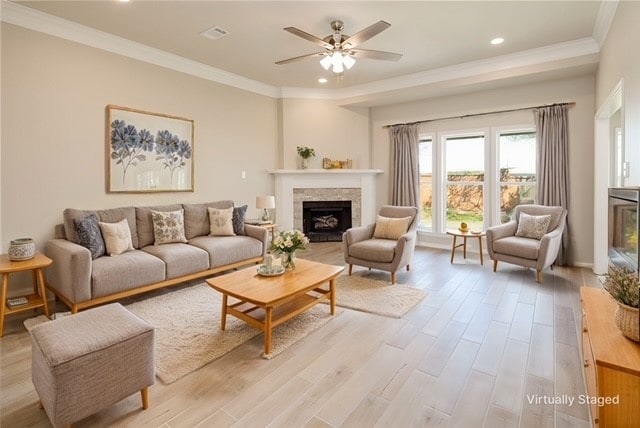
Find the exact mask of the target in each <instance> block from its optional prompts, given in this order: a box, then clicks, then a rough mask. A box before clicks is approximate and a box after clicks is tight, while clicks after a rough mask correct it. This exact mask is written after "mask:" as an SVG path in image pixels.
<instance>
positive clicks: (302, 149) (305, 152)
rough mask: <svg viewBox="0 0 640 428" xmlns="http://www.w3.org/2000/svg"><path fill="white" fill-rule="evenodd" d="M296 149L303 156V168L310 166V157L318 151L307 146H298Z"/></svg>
mask: <svg viewBox="0 0 640 428" xmlns="http://www.w3.org/2000/svg"><path fill="white" fill-rule="evenodd" d="M296 150H297V151H298V155H299V156H300V157H301V158H302V169H307V168H309V158H312V157H314V156H315V155H316V151H315V150H313V149H312V148H311V147H307V146H298V147H297V148H296Z"/></svg>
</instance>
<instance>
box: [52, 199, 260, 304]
mask: <svg viewBox="0 0 640 428" xmlns="http://www.w3.org/2000/svg"><path fill="white" fill-rule="evenodd" d="M209 207H211V208H218V209H225V208H229V207H233V201H218V202H211V203H206V204H174V205H163V206H156V207H124V208H114V209H107V210H97V211H89V210H76V209H67V210H65V211H64V224H62V225H58V226H56V232H55V238H54V239H51V240H49V241H47V242H46V244H45V249H44V252H45V254H46V255H47V256H48V257H50V258H51V259H53V264H52V265H51V266H50V267H49V268H47V269H46V270H45V274H46V283H47V288H48V289H49V290H50V291H52V292H53V293H54V294H55V295H56V296H57V297H58V298H60V299H61V300H62V301H63V302H64V303H65V304H67V305H68V306H69V307H70V308H71V310H72V312H74V313H75V312H77V311H78V310H81V309H84V308H88V307H91V306H95V305H99V304H102V303H106V302H111V301H115V300H119V299H123V298H125V297H129V296H132V295H135V294H139V293H144V292H147V291H151V290H155V289H158V288H162V287H167V286H170V285H174V284H178V283H181V282H185V281H190V280H193V279H198V278H204V277H207V276H211V275H213V274H215V273H218V272H221V271H225V270H229V269H233V268H236V267H240V266H243V265H248V264H252V263H260V262H262V260H263V258H264V256H265V254H266V251H267V243H268V232H267V230H266V229H265V228H262V227H258V226H252V225H244V233H245V234H244V235H241V234H239V235H234V236H209V230H210V229H209V228H210V224H209V215H208V208H209ZM180 209H183V210H184V231H185V237H186V239H187V242H186V243H169V244H162V245H154V228H153V222H152V218H151V212H152V210H154V211H165V212H166V211H176V210H180ZM91 214H95V215H97V217H98V219H99V221H101V222H105V223H116V222H118V221H121V220H122V219H127V223H128V225H129V229H130V232H131V240H132V244H133V247H134V250H133V251H127V252H124V253H122V254H119V255H117V256H108V255H107V256H102V257H97V258H96V259H92V257H91V252H90V251H89V249H87V248H85V247H84V246H82V245H80V244H79V242H80V241H79V237H78V235H77V233H76V230H75V224H74V220H80V219H83V218H85V217H87V216H88V215H91Z"/></svg>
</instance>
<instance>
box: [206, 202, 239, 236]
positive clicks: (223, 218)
mask: <svg viewBox="0 0 640 428" xmlns="http://www.w3.org/2000/svg"><path fill="white" fill-rule="evenodd" d="M208 210H209V225H210V226H209V227H210V229H209V235H211V236H233V235H235V233H234V232H233V207H231V208H226V209H218V208H210V207H209V208H208Z"/></svg>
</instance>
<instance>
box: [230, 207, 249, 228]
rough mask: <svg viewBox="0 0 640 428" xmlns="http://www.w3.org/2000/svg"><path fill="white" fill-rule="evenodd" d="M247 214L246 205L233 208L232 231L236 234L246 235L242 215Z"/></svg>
mask: <svg viewBox="0 0 640 428" xmlns="http://www.w3.org/2000/svg"><path fill="white" fill-rule="evenodd" d="M245 214H247V206H246V205H243V206H241V207H234V208H233V218H232V222H233V232H234V233H235V234H236V235H246V233H245V232H244V216H245Z"/></svg>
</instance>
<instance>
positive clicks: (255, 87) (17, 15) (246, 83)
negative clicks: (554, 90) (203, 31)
mask: <svg viewBox="0 0 640 428" xmlns="http://www.w3.org/2000/svg"><path fill="white" fill-rule="evenodd" d="M609 3H611V4H613V5H605V4H609ZM617 3H618V2H617V1H603V2H602V5H601V7H600V11H599V13H598V22H597V23H596V27H597V28H602V30H598V37H606V31H605V30H608V28H609V25H610V24H611V19H613V15H614V14H615V8H616V7H617ZM0 6H1V10H0V20H2V21H3V22H7V23H9V24H13V25H18V26H21V27H24V28H28V29H31V30H34V31H38V32H41V33H46V34H49V35H52V36H55V37H60V38H63V39H66V40H70V41H73V42H76V43H80V44H84V45H87V46H91V47H94V48H98V49H102V50H105V51H108V52H112V53H115V54H118V55H123V56H126V57H129V58H133V59H136V60H139V61H143V62H147V63H150V64H154V65H158V66H160V67H165V68H168V69H171V70H175V71H178V72H181V73H185V74H189V75H192V76H196V77H199V78H202V79H206V80H210V81H213V82H217V83H221V84H224V85H228V86H232V87H235V88H239V89H243V90H246V91H249V92H253V93H257V94H260V95H265V96H268V97H271V98H308V99H324V100H335V101H338V100H345V99H350V98H355V97H360V96H365V95H375V94H381V93H385V92H389V91H394V90H400V89H407V88H411V87H416V86H423V85H428V84H434V83H443V82H451V81H454V80H457V79H461V78H469V77H473V76H478V75H484V74H487V73H492V72H500V71H504V70H508V69H515V68H523V67H527V66H530V67H533V66H536V65H540V64H543V63H549V62H554V61H560V60H567V59H572V58H576V57H580V56H585V55H593V54H598V53H599V50H600V45H599V44H598V42H597V41H596V40H597V39H596V38H595V33H596V28H594V38H591V37H588V38H584V39H578V40H573V41H570V42H565V43H559V44H555V45H550V46H544V47H541V48H536V49H530V50H526V51H522V52H517V53H513V54H508V55H502V56H497V57H493V58H487V59H482V60H478V61H472V62H467V63H462V64H457V65H453V66H448V67H442V68H437V69H433V70H428V71H424V72H419V73H414V74H408V75H404V76H399V77H394V78H391V79H385V80H379V81H375V82H370V83H365V84H362V85H356V86H351V87H348V88H344V89H309V88H298V87H281V88H279V87H276V86H272V85H268V84H266V83H262V82H259V81H256V80H252V79H248V78H246V77H243V76H240V75H237V74H234V73H230V72H227V71H224V70H221V69H218V68H215V67H211V66H208V65H206V64H202V63H200V62H197V61H193V60H190V59H187V58H184V57H181V56H178V55H175V54H171V53H168V52H165V51H162V50H160V49H156V48H153V47H150V46H147V45H144V44H142V43H137V42H134V41H131V40H128V39H125V38H122V37H119V36H115V35H113V34H109V33H106V32H103V31H99V30H96V29H93V28H90V27H87V26H84V25H81V24H77V23H75V22H72V21H68V20H66V19H62V18H58V17H56V16H52V15H49V14H46V13H43V12H40V11H38V10H35V9H32V8H29V7H26V6H22V5H19V4H16V3H13V2H10V1H7V0H1V3H0ZM606 17H608V18H606ZM605 27H606V28H605Z"/></svg>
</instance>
